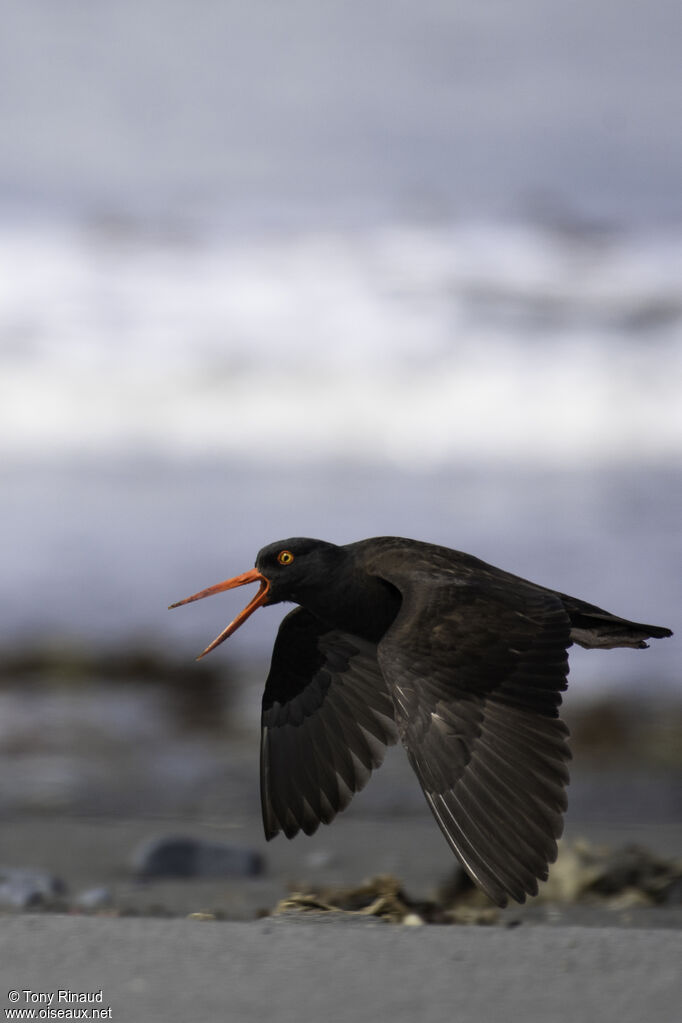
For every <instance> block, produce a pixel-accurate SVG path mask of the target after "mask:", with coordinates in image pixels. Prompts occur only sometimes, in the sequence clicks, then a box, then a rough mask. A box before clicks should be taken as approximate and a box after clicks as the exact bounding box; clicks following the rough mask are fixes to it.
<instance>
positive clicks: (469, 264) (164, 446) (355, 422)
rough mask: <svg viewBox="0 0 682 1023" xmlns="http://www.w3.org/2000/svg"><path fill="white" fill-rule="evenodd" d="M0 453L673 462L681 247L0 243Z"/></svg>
mask: <svg viewBox="0 0 682 1023" xmlns="http://www.w3.org/2000/svg"><path fill="white" fill-rule="evenodd" d="M0 280H1V281H2V282H3V283H2V285H1V287H2V298H1V300H0V391H1V397H0V449H1V450H2V451H3V453H4V455H5V456H14V457H18V458H22V457H25V456H32V455H35V454H38V453H40V454H43V455H44V454H49V455H50V456H60V455H73V454H78V453H82V452H85V453H97V454H99V455H102V454H127V453H129V452H131V451H144V452H151V453H158V454H163V455H169V456H172V455H178V454H180V455H194V454H198V453H201V454H209V455H216V454H218V455H227V456H229V455H239V456H243V457H248V458H251V459H254V458H255V459H264V458H266V459H271V458H272V457H273V455H274V456H285V455H286V457H288V458H293V459H297V460H308V459H319V458H330V457H332V458H335V457H341V458H344V459H348V458H349V459H351V460H355V459H359V460H363V461H365V460H367V461H376V460H389V461H390V462H393V463H398V464H401V463H405V464H410V465H415V464H426V465H434V464H436V465H437V464H441V463H444V462H448V461H449V460H452V459H462V458H469V457H475V458H478V457H482V456H483V457H502V458H505V459H512V460H515V459H518V460H521V461H527V460H531V461H533V460H535V461H537V460H555V459H562V460H564V459H568V460H575V461H579V462H584V461H585V460H586V459H587V460H592V459H600V460H603V459H607V460H609V459H612V460H617V461H619V460H623V459H632V458H638V457H641V458H644V459H647V458H649V459H650V458H652V457H657V458H658V457H679V456H680V455H682V402H680V400H679V396H680V383H681V381H682V239H681V238H672V239H671V238H667V239H666V238H661V237H658V238H652V237H650V238H647V239H628V238H616V239H612V240H610V241H603V240H602V241H589V240H586V239H583V240H575V239H573V240H571V239H567V238H565V237H561V236H557V235H550V234H547V233H544V232H541V231H537V230H532V229H529V228H520V227H503V226H499V225H498V226H495V227H487V226H480V225H479V226H469V227H460V228H456V229H455V228H449V229H445V228H434V227H431V228H429V227H415V226H406V227H395V226H394V227H386V228H372V229H366V230H364V231H354V232H345V233H341V232H337V233H334V232H331V231H328V232H319V231H318V232H311V233H307V234H306V233H299V234H293V235H292V234H289V235H281V234H279V235H277V234H275V235H270V236H265V237H260V238H258V239H253V238H250V239H243V238H228V239H225V238H222V239H217V240H216V239H211V240H205V241H201V242H196V243H191V244H190V243H186V244H169V243H167V242H163V241H159V240H157V239H150V238H145V237H118V238H117V237H112V236H111V235H109V234H101V233H97V232H92V231H86V230H76V229H75V228H73V227H72V228H70V229H67V228H50V229H48V228H46V227H45V226H44V225H42V226H40V227H35V228H30V227H27V226H26V225H25V224H23V225H21V226H20V227H16V229H15V230H14V231H7V232H6V233H5V234H4V235H3V237H2V239H1V240H0Z"/></svg>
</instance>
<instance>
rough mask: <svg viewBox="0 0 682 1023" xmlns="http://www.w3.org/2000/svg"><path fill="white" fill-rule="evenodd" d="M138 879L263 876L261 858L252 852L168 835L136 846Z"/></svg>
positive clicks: (134, 855)
mask: <svg viewBox="0 0 682 1023" xmlns="http://www.w3.org/2000/svg"><path fill="white" fill-rule="evenodd" d="M132 867H133V871H134V872H135V874H136V875H137V876H138V877H141V878H155V877H156V878H158V877H256V876H257V875H259V874H262V873H263V872H264V863H263V857H262V856H261V854H260V853H258V852H256V851H255V850H253V849H248V848H242V847H240V846H235V845H227V844H224V843H222V842H204V841H202V840H201V839H198V838H191V837H187V836H183V835H171V836H166V837H163V838H154V839H151V840H150V841H148V842H145V843H144V844H143V845H142V846H140V847H139V848H138V849H137V850H136V851H135V853H134V854H133V858H132Z"/></svg>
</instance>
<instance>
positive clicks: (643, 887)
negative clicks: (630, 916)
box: [538, 840, 682, 909]
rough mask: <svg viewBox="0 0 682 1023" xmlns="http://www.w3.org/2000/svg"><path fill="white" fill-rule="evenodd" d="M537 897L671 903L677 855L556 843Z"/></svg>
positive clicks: (680, 881) (679, 894) (680, 886)
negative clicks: (555, 856)
mask: <svg viewBox="0 0 682 1023" xmlns="http://www.w3.org/2000/svg"><path fill="white" fill-rule="evenodd" d="M538 899H541V900H542V901H543V902H560V903H575V902H590V903H602V904H603V903H606V904H607V905H609V906H610V907H611V908H614V909H622V908H624V907H627V908H630V907H634V906H637V905H648V906H654V905H662V904H666V905H672V904H676V903H679V901H680V900H681V899H682V859H664V858H663V857H660V856H656V855H655V854H654V853H652V852H651V851H650V850H648V849H645V848H644V847H642V846H639V845H626V846H622V847H620V848H617V849H610V848H608V847H607V846H600V845H592V844H591V843H589V842H586V841H585V840H579V841H576V842H573V843H572V844H570V845H569V844H566V843H561V844H560V848H559V857H558V859H557V861H556V863H555V864H554V866H553V867H552V868H551V869H550V874H549V879H548V880H547V881H546V882H545V883H544V884H543V885H541V887H540V893H539V895H538Z"/></svg>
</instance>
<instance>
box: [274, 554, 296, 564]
mask: <svg viewBox="0 0 682 1023" xmlns="http://www.w3.org/2000/svg"><path fill="white" fill-rule="evenodd" d="M277 560H278V562H279V563H280V565H290V564H291V562H292V561H293V560H294V556H293V554H292V553H291V551H280V552H279V554H278V555H277Z"/></svg>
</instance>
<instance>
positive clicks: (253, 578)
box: [168, 568, 270, 661]
mask: <svg viewBox="0 0 682 1023" xmlns="http://www.w3.org/2000/svg"><path fill="white" fill-rule="evenodd" d="M247 583H260V588H259V590H258V593H257V594H256V596H255V597H254V598H253V600H252V601H251V603H250V604H247V605H246V607H245V608H244V610H243V611H240V613H239V614H238V615H237V617H236V618H235V619H234V621H231V622H230V624H229V625H228V626H227V628H225V629H223V631H222V632H221V633H220V635H219V636H216V638H215V639H214V640H213V642H212V643H209V645H208V646H207V647H206V649H205V650H202V651H201V653H200V654H199V656H198V657H197V660H198V661H200V660H201V658H202V657H205V656H206V654H210V652H211V650H215V648H216V647H217V646H220V644H221V643H222V642H223V641H224V640H226V639H227V638H228V636H231V635H232V633H233V632H236V631H237V629H238V628H239V626H240V625H242V624H243V623H244V622H245V621H246V619H247V618H248V617H249V615H252V614H253V612H254V611H255V610H256V608H259V607H262V606H263V604H264V603H265V601H266V599H267V596H268V592H269V590H270V582H269V580H267V579H266V578H265V576H264V575H261V574H260V572H259V571H258V569H256V568H252V569H251V570H250V571H249V572H243V573H242V574H241V575H236V576H235V577H234V579H226V580H225V582H223V583H216V585H215V586H209V587H208V589H206V590H200V591H199V593H194V594H192V596H191V597H185V599H184V600H178V601H177V602H176V603H175V604H171V605H170V607H169V608H168V610H169V611H170V610H171V608H174V607H182V605H183V604H191V603H192V601H194V600H202V599H203V598H204V597H212V596H214V594H216V593H222V592H223V591H224V590H233V589H235V587H237V586H246V585H247Z"/></svg>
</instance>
